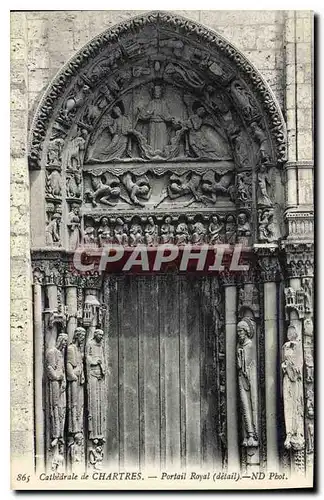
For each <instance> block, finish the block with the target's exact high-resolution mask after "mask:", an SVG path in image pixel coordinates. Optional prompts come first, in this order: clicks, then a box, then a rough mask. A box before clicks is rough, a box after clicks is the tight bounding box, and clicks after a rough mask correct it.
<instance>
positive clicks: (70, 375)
mask: <svg viewBox="0 0 324 500" xmlns="http://www.w3.org/2000/svg"><path fill="white" fill-rule="evenodd" d="M85 336H86V331H85V329H84V328H82V327H81V326H80V327H78V328H76V329H75V331H74V335H73V340H72V342H71V344H70V345H69V346H68V348H67V359H66V378H67V381H68V431H69V433H70V434H77V433H80V432H82V429H83V407H84V389H83V388H84V382H85V378H84V369H83V359H84V341H85Z"/></svg>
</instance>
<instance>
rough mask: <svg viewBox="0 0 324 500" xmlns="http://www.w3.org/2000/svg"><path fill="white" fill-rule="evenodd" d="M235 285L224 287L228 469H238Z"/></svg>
mask: <svg viewBox="0 0 324 500" xmlns="http://www.w3.org/2000/svg"><path fill="white" fill-rule="evenodd" d="M236 321H237V320H236V286H226V288H225V334H226V397H227V449H228V470H229V472H236V471H237V472H238V471H239V470H240V451H239V438H238V401H237V396H236V395H237V374H236Z"/></svg>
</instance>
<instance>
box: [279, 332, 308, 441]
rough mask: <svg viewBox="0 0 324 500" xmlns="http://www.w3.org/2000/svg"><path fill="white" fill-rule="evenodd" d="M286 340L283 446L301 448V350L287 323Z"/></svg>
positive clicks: (284, 351)
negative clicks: (284, 430)
mask: <svg viewBox="0 0 324 500" xmlns="http://www.w3.org/2000/svg"><path fill="white" fill-rule="evenodd" d="M287 339H288V341H287V342H286V343H285V344H284V345H283V348H282V359H283V362H282V365H281V367H282V370H283V401H284V415H285V425H286V439H285V448H287V449H290V448H291V449H293V450H296V451H297V450H301V449H303V447H304V445H305V437H304V398H303V378H302V372H303V350H302V343H301V341H300V340H298V338H297V331H296V328H295V326H294V325H289V327H288V331H287Z"/></svg>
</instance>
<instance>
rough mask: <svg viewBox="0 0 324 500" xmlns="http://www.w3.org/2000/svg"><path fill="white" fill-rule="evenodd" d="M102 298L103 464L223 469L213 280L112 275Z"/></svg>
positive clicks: (189, 277)
mask: <svg viewBox="0 0 324 500" xmlns="http://www.w3.org/2000/svg"><path fill="white" fill-rule="evenodd" d="M104 297H105V302H106V304H107V309H108V314H107V321H106V330H107V331H106V336H105V337H106V339H105V345H106V349H107V351H108V352H107V359H108V360H109V361H108V364H109V367H110V375H109V377H108V387H107V400H108V406H107V442H106V446H107V451H106V455H105V456H107V457H108V463H109V464H111V465H114V466H115V467H116V463H119V466H120V470H123V469H126V468H128V469H129V467H133V468H134V467H135V468H138V469H144V467H150V468H151V467H156V468H160V467H161V468H168V467H173V468H174V467H186V466H200V465H202V464H206V463H207V464H210V465H211V466H221V460H222V459H221V439H220V435H221V429H220V427H221V423H220V419H219V400H220V398H219V390H220V385H219V369H218V365H219V363H218V359H219V353H218V345H219V344H218V339H217V337H218V332H219V326H220V319H219V315H218V313H216V308H215V304H216V301H217V297H219V290H218V282H217V278H215V277H205V276H203V277H197V276H179V275H163V276H162V275H154V276H153V275H150V276H127V275H125V276H110V277H108V278H107V280H106V283H105V291H104Z"/></svg>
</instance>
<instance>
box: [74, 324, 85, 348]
mask: <svg viewBox="0 0 324 500" xmlns="http://www.w3.org/2000/svg"><path fill="white" fill-rule="evenodd" d="M85 336H86V331H85V329H84V328H83V327H82V326H78V327H77V328H76V329H75V330H74V335H73V341H75V342H77V343H78V344H79V345H81V344H83V342H84V339H85Z"/></svg>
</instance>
